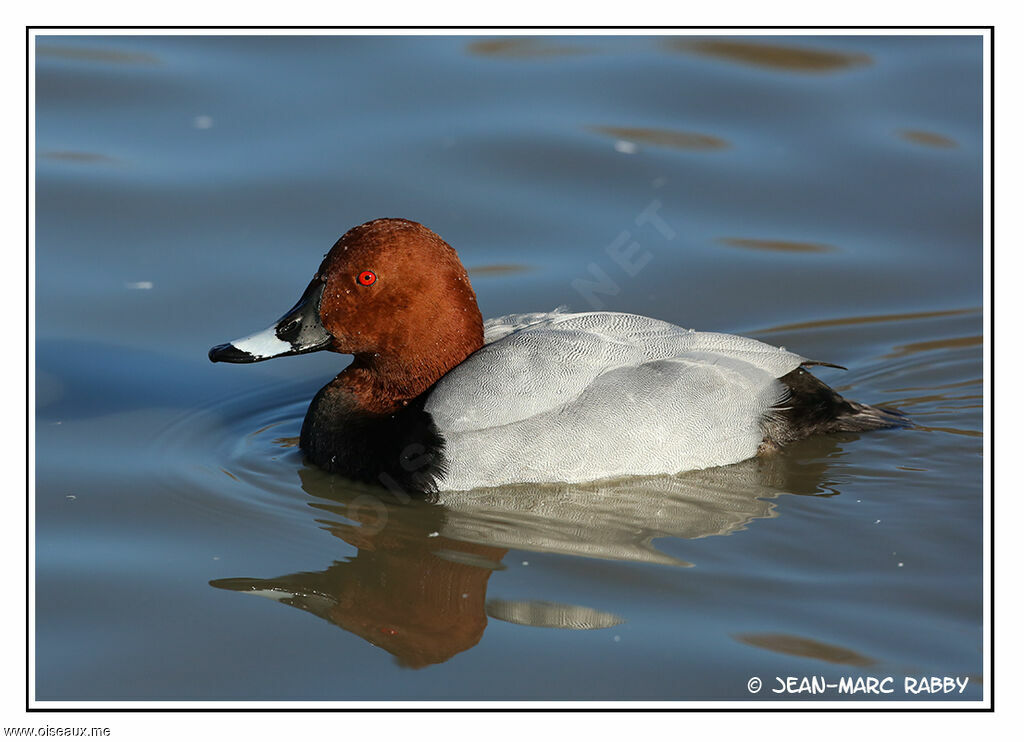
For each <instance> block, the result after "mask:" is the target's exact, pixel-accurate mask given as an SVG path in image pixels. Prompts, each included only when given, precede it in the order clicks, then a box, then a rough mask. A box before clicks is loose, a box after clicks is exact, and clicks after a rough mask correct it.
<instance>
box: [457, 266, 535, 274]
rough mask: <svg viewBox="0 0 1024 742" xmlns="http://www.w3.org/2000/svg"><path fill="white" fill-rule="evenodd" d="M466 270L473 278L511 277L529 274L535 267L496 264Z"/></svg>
mask: <svg viewBox="0 0 1024 742" xmlns="http://www.w3.org/2000/svg"><path fill="white" fill-rule="evenodd" d="M466 270H467V271H468V272H469V275H471V276H509V275H513V274H515V273H527V272H529V271H531V270H533V267H532V266H529V265H521V264H518V263H494V264H492V265H477V266H474V267H472V268H467V269H466Z"/></svg>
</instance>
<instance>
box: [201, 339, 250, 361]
mask: <svg viewBox="0 0 1024 742" xmlns="http://www.w3.org/2000/svg"><path fill="white" fill-rule="evenodd" d="M209 356H210V360H211V361H213V362H214V363H217V362H218V361H221V362H223V363H255V362H256V358H254V357H253V356H251V355H250V354H248V353H246V352H245V351H244V350H239V349H238V348H236V347H235V346H233V345H232V344H231V343H224V344H223V345H215V346H214V347H212V348H210V353H209Z"/></svg>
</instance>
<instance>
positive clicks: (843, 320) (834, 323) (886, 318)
mask: <svg viewBox="0 0 1024 742" xmlns="http://www.w3.org/2000/svg"><path fill="white" fill-rule="evenodd" d="M979 312H981V309H980V308H970V309H946V310H941V311H936V312H905V313H903V314H870V315H863V316H859V317H840V318H838V319H823V320H814V321H812V322H795V323H793V324H789V325H776V326H774V327H768V328H765V329H763V330H755V331H753V332H756V333H757V334H760V335H767V334H769V333H772V332H789V331H790V330H813V329H817V328H821V327H840V326H843V325H869V324H874V323H876V322H906V321H908V320H915V319H933V318H936V317H958V316H961V315H965V314H976V313H979ZM753 332H752V334H753Z"/></svg>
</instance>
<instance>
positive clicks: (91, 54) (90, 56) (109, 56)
mask: <svg viewBox="0 0 1024 742" xmlns="http://www.w3.org/2000/svg"><path fill="white" fill-rule="evenodd" d="M36 56H37V57H53V58H56V59H73V60H76V61H80V62H105V63H108V64H143V65H145V64H162V62H161V61H160V59H159V58H158V57H155V56H153V55H152V54H148V53H146V52H126V51H122V50H120V49H91V48H87V47H77V46H59V45H37V46H36Z"/></svg>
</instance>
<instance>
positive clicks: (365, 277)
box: [356, 271, 377, 286]
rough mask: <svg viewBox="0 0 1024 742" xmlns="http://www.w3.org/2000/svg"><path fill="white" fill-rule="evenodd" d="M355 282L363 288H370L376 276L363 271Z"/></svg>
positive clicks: (371, 272)
mask: <svg viewBox="0 0 1024 742" xmlns="http://www.w3.org/2000/svg"><path fill="white" fill-rule="evenodd" d="M356 280H358V281H359V283H360V284H361V285H363V286H372V285H373V283H374V281H376V280H377V274H376V273H374V272H373V271H363V272H362V273H360V274H359V278H358V279H356Z"/></svg>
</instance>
